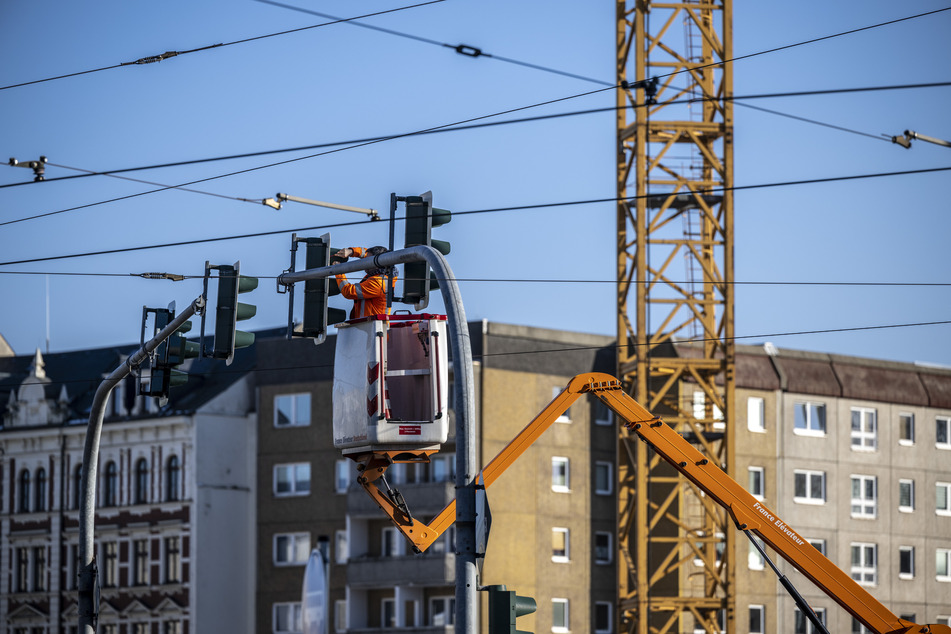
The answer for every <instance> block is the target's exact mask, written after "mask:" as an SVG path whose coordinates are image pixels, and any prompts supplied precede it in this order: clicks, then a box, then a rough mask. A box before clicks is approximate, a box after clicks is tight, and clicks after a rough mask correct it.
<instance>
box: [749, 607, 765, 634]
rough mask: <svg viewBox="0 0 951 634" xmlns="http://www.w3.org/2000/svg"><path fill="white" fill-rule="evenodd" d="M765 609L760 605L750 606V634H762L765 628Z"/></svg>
mask: <svg viewBox="0 0 951 634" xmlns="http://www.w3.org/2000/svg"><path fill="white" fill-rule="evenodd" d="M765 624H766V607H765V606H762V605H751V606H750V628H749V632H750V634H763V632H765V631H766V630H765V627H766V625H765Z"/></svg>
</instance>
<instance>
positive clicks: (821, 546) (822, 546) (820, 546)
mask: <svg viewBox="0 0 951 634" xmlns="http://www.w3.org/2000/svg"><path fill="white" fill-rule="evenodd" d="M806 541H807V542H809V543H810V544H811V545H812V547H813V548H815V549H816V550H818V551H819V552H820V553H821V554H822V555H823V556H825V554H826V551H827V550H828V545H827V543H826V540H824V539H821V538H818V537H807V538H806Z"/></svg>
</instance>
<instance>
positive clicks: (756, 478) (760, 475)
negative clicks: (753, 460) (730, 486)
mask: <svg viewBox="0 0 951 634" xmlns="http://www.w3.org/2000/svg"><path fill="white" fill-rule="evenodd" d="M749 478H750V486H749V491H750V494H751V495H752V496H753V497H755V498H756V499H757V500H762V499H763V498H764V497H766V470H765V469H764V468H763V467H750V468H749Z"/></svg>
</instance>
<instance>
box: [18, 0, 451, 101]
mask: <svg viewBox="0 0 951 634" xmlns="http://www.w3.org/2000/svg"><path fill="white" fill-rule="evenodd" d="M445 1H446V0H429V1H428V2H422V3H419V4H413V5H409V6H405V7H397V8H395V9H386V10H384V11H377V12H375V13H367V14H364V15H357V16H354V17H352V18H334V21H333V22H324V23H322V24H311V25H310V26H302V27H299V28H296V29H288V30H286V31H280V32H277V33H268V34H267V35H256V36H254V37H248V38H244V39H241V40H234V41H232V42H225V43H222V44H209V45H208V46H201V47H198V48H193V49H190V50H187V51H167V52H165V53H163V54H161V55H153V56H150V57H143V58H141V59H138V60H135V61H133V62H120V63H119V64H113V65H112V66H103V67H102V68H93V69H91V70H84V71H79V72H76V73H67V74H65V75H57V76H55V77H47V78H45V79H34V80H32V81H26V82H22V83H19V84H11V85H9V86H0V90H8V89H10V88H19V87H21V86H30V85H33V84H42V83H44V82H48V81H55V80H57V79H66V78H67V77H77V76H79V75H88V74H90V73H98V72H100V71H104V70H112V69H113V68H121V67H123V66H134V65H142V64H151V63H153V62H160V61H162V60H164V59H169V58H171V57H179V56H181V55H187V54H188V53H197V52H200V51H207V50H211V49H215V48H223V47H225V46H232V45H234V44H244V43H246V42H254V41H256V40H263V39H265V38H269V37H277V36H279V35H288V34H290V33H298V32H300V31H307V30H309V29H316V28H320V27H323V26H331V25H333V24H341V23H346V22H349V21H351V20H360V19H363V18H370V17H375V16H378V15H384V14H386V13H395V12H397V11H405V10H406V9H415V8H417V7H423V6H426V5H429V4H437V3H439V2H445Z"/></svg>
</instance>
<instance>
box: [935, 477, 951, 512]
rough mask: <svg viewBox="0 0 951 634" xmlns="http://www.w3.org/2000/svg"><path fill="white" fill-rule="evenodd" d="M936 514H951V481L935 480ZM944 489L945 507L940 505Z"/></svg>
mask: <svg viewBox="0 0 951 634" xmlns="http://www.w3.org/2000/svg"><path fill="white" fill-rule="evenodd" d="M934 488H935V495H934V498H935V505H934V512H935V515H951V482H935V483H934ZM942 491H944V508H941V507H940V506H939V504H940V503H941V502H940V498H939V496H940V495H941V492H942Z"/></svg>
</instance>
